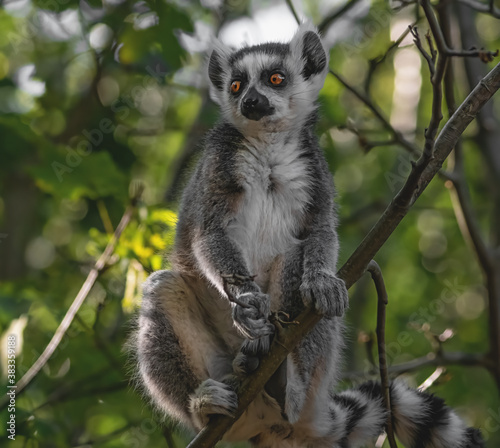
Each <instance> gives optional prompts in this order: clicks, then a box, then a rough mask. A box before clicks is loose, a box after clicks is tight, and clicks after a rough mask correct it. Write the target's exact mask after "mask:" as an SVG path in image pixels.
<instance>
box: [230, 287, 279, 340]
mask: <svg viewBox="0 0 500 448" xmlns="http://www.w3.org/2000/svg"><path fill="white" fill-rule="evenodd" d="M237 299H238V301H239V302H242V303H244V304H245V306H241V305H238V304H235V305H234V307H233V320H234V324H235V326H236V328H237V329H238V330H239V331H240V332H241V334H242V335H243V336H245V337H246V338H248V339H252V340H254V339H259V338H263V337H265V336H269V335H271V334H273V333H274V325H273V324H271V322H269V320H268V316H269V313H270V309H269V307H270V305H269V296H267V295H266V294H262V293H261V292H247V293H244V294H240V295H239V296H238V297H237Z"/></svg>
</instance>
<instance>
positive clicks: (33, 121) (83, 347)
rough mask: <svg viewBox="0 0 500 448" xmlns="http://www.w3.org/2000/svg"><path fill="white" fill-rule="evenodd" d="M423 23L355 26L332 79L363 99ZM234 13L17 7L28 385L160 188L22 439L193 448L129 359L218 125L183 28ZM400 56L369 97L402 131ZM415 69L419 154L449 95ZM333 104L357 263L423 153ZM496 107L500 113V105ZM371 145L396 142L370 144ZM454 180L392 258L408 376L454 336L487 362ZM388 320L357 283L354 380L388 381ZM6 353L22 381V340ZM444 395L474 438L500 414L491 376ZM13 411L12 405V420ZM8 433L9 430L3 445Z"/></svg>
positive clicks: (2, 95) (338, 99)
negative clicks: (375, 353)
mask: <svg viewBox="0 0 500 448" xmlns="http://www.w3.org/2000/svg"><path fill="white" fill-rule="evenodd" d="M8 3H11V2H8ZM206 3H210V2H206ZM264 3H265V5H264V4H263V3H262V2H246V1H242V2H234V1H228V2H224V4H225V6H224V7H223V8H222V10H221V11H219V13H220V14H221V15H220V17H222V18H223V19H227V20H232V19H237V18H241V17H242V16H244V15H245V14H246V13H247V12H249V11H251V10H252V8H255V9H262V8H264V9H265V8H268V7H270V6H271V3H270V2H264ZM294 3H297V2H294ZM6 5H7V3H6ZM304 10H305V11H307V12H309V13H310V14H311V16H312V17H313V18H315V21H316V22H319V21H320V20H321V19H322V11H321V9H320V8H319V6H318V4H317V2H312V1H306V2H305V5H304ZM50 11H53V12H54V14H55V15H53V16H52V19H51V20H52V22H51V25H50V26H49V25H44V23H45V22H44V19H42V18H41V17H42V16H44V17H46V14H48V13H49V12H50ZM405 11H406V9H405V10H403V12H402V13H396V12H394V11H389V10H388V9H387V6H386V5H385V2H373V4H372V5H371V6H370V8H369V10H367V11H365V12H364V13H362V14H361V15H360V17H359V19H357V20H355V21H354V22H353V23H351V24H350V26H351V27H352V34H350V35H349V36H348V37H347V38H345V39H344V40H341V41H339V42H338V44H337V45H336V46H335V47H334V48H333V49H332V51H331V58H330V60H331V67H332V68H333V69H334V70H335V71H336V72H338V73H339V74H341V75H342V76H343V77H344V78H345V79H346V80H347V81H348V82H349V83H350V84H351V85H353V86H354V87H356V88H357V89H359V90H363V88H364V83H365V81H366V75H367V72H368V71H369V67H370V62H369V61H370V60H376V59H377V58H379V57H380V56H383V55H384V54H385V53H386V51H387V49H388V48H389V46H390V45H391V35H390V28H391V26H390V24H391V20H395V19H396V18H400V17H402V14H405ZM406 12H407V11H406ZM42 13H43V14H42ZM217 17H218V14H215V13H214V11H211V10H209V9H206V8H204V7H202V6H201V5H200V4H199V2H180V1H170V0H169V1H162V0H147V1H146V2H136V1H134V0H125V1H123V2H103V1H101V0H87V1H86V2H83V3H81V2H77V1H75V0H68V1H51V0H36V1H33V2H28V3H26V4H25V5H24V6H22V7H20V8H19V9H18V10H16V9H14V8H13V7H12V8H9V7H6V8H5V9H2V10H0V29H1V30H2V32H1V33H0V147H1V149H0V151H1V163H0V180H1V183H0V278H1V280H2V281H1V283H0V299H1V302H2V306H1V307H0V334H1V335H2V336H5V335H8V334H15V335H16V336H17V341H18V346H17V357H16V366H17V379H19V378H20V377H21V376H22V374H23V373H25V372H26V371H27V369H28V368H29V367H30V366H31V365H32V364H33V362H34V361H35V360H36V359H37V357H38V356H39V355H40V354H41V352H42V351H43V350H44V348H45V347H46V345H47V344H48V342H49V341H50V339H51V337H52V335H53V334H54V332H55V330H56V329H57V327H58V325H59V323H60V322H61V320H62V319H63V317H64V315H65V313H66V311H67V309H68V308H69V306H70V305H71V303H72V301H73V299H74V297H75V296H76V294H77V293H78V290H79V288H80V287H81V285H82V284H83V282H84V280H85V278H86V275H87V274H88V272H89V270H90V269H91V267H92V266H93V264H94V263H95V260H96V259H97V258H98V257H99V256H100V254H101V253H102V252H103V250H104V248H105V247H106V244H107V243H108V242H109V240H110V237H111V234H112V232H113V230H114V229H115V228H116V226H117V224H118V222H119V220H120V217H121V216H122V214H123V211H124V209H125V207H126V206H127V204H128V202H129V196H130V193H129V191H132V190H133V189H134V188H133V186H134V185H135V183H136V182H138V181H140V182H141V183H143V184H144V185H145V193H144V196H143V199H142V201H141V202H140V204H139V205H138V207H137V209H136V212H135V214H134V216H133V219H132V221H131V223H130V224H129V225H128V227H127V228H126V229H125V231H124V233H123V235H122V237H121V239H120V241H119V243H118V244H117V246H116V250H115V253H114V256H113V257H112V260H111V264H110V266H109V267H107V269H106V270H105V271H104V272H103V273H102V275H100V276H99V279H98V281H97V283H96V284H95V286H94V287H93V288H92V290H91V292H90V294H89V296H88V298H87V300H86V301H85V303H84V305H83V306H82V308H81V309H80V311H79V312H78V315H77V317H76V319H75V321H74V322H73V324H72V325H71V327H70V329H69V331H68V332H67V334H66V336H65V337H64V338H63V340H62V342H61V343H60V345H59V346H58V348H57V350H56V352H55V354H54V355H53V356H52V358H51V359H50V361H49V362H48V364H47V366H46V367H45V368H44V369H43V370H42V372H41V373H40V374H39V375H38V376H37V378H36V379H35V381H34V382H33V383H32V384H31V385H30V386H29V388H28V389H27V390H26V392H25V393H23V394H22V395H20V396H18V398H17V403H16V405H17V406H16V432H17V436H16V440H15V441H9V442H8V445H7V446H9V447H13V448H17V447H19V448H21V447H33V448H38V447H40V448H42V447H57V448H59V447H62V448H66V447H69V446H74V447H76V446H95V447H103V448H104V447H106V448H112V447H117V448H119V447H146V448H148V447H160V446H165V445H166V443H168V444H170V445H169V446H174V445H175V446H176V447H182V446H186V444H187V440H188V439H189V437H188V436H187V435H186V434H185V433H183V432H182V431H179V430H178V429H176V428H175V427H174V426H173V425H172V424H171V423H170V422H169V421H166V422H164V421H162V419H161V418H160V416H158V415H156V414H154V413H153V411H152V410H151V409H150V407H148V405H147V404H146V403H145V402H144V401H143V400H142V398H141V396H140V394H139V393H138V392H137V391H135V390H134V389H133V387H131V386H129V379H130V377H131V375H130V374H129V372H128V370H130V369H129V368H128V367H127V362H126V358H127V357H126V355H125V354H124V352H123V346H124V344H125V342H126V340H127V337H128V334H129V332H130V329H131V328H132V327H133V325H134V312H135V310H136V309H137V306H138V305H139V303H140V297H141V284H142V282H143V281H144V280H145V278H146V277H147V275H148V274H149V273H150V272H152V271H155V270H158V269H161V268H168V257H166V256H165V255H166V254H167V255H168V251H169V249H170V248H171V247H172V245H173V242H174V235H175V223H176V219H177V211H176V209H177V201H176V200H175V198H177V197H178V195H179V192H180V189H181V187H182V184H183V181H182V179H183V178H182V176H181V177H180V180H179V177H178V172H179V170H180V169H181V168H182V169H184V170H186V168H188V169H187V171H189V167H190V166H192V164H193V163H194V161H195V159H196V155H195V154H196V151H195V148H196V146H197V145H198V144H199V142H200V140H201V138H202V136H203V133H204V131H205V130H207V129H208V128H209V127H210V126H211V125H212V124H213V123H214V121H215V120H216V114H215V113H214V110H215V108H214V107H213V106H210V105H209V101H208V96H207V92H206V89H204V88H203V87H200V86H199V85H198V84H197V82H196V79H197V77H196V76H195V75H196V74H200V73H202V71H203V68H204V59H203V57H202V56H201V55H200V54H188V53H187V51H186V50H185V49H184V47H183V46H182V45H181V43H180V41H179V38H178V36H179V32H180V31H183V32H187V33H190V32H193V30H195V27H194V25H195V23H196V22H199V24H204V25H205V26H208V27H211V28H212V29H216V28H217V27H218V26H220V25H221V24H220V23H219V22H218V20H219V19H218V18H217ZM220 17H219V18H220ZM391 17H392V19H391ZM334 26H335V25H334ZM424 28H425V26H423V27H422V33H423V32H424V31H423V30H424ZM478 30H479V31H480V35H481V37H482V38H483V39H485V41H486V43H487V45H488V46H492V47H495V45H496V46H498V45H500V32H499V31H498V30H499V28H498V22H497V21H494V20H493V19H492V18H485V17H483V16H481V17H480V18H479V19H478ZM408 45H409V46H410V47H411V43H409V44H408ZM408 45H407V44H406V42H405V48H406V50H407V49H408V48H407V47H408ZM478 46H480V45H478ZM401 51H405V50H397V51H392V52H391V53H389V54H388V55H387V57H386V58H385V59H384V61H383V62H382V63H381V64H380V65H378V66H377V69H376V70H375V71H374V72H373V77H372V80H371V83H370V88H369V90H368V92H367V94H370V95H371V97H372V98H373V100H374V101H375V102H376V103H377V104H378V105H379V108H380V109H381V110H382V111H383V113H384V115H385V116H386V117H391V120H393V119H396V118H397V116H396V117H395V116H394V115H397V114H398V109H397V107H399V106H401V104H400V105H399V106H398V105H397V104H396V101H395V100H394V98H393V94H394V92H395V90H396V89H397V87H398V86H397V85H396V84H397V82H396V79H398V80H401V78H400V77H401V76H408V74H406V75H405V74H404V73H403V75H401V73H397V69H398V63H397V60H398V59H397V58H398V57H400V56H401V54H402V53H401ZM417 59H418V58H417ZM30 66H32V67H33V69H34V71H33V72H30V71H29V70H28V69H29V67H30ZM23 70H24V71H23ZM416 71H417V78H418V82H421V85H420V84H418V83H417V81H415V82H416V84H414V85H416V88H415V92H416V95H417V99H418V104H415V107H414V121H413V125H414V128H413V129H412V130H410V131H409V132H408V135H410V137H409V138H411V139H412V138H414V141H415V144H416V145H417V146H418V147H421V146H422V143H423V131H424V128H425V127H426V126H427V124H428V121H429V117H430V112H431V99H432V96H431V95H432V94H431V89H430V85H429V82H428V70H427V66H425V65H424V63H422V65H421V67H420V66H418V67H417V70H416ZM20 73H24V75H23V76H24V78H22V79H23V81H21V76H20ZM27 73H29V74H27ZM398 76H399V78H398ZM419 76H420V78H419ZM456 90H457V97H458V98H463V97H465V94H466V93H467V89H466V88H465V87H464V86H463V82H460V83H457V86H456ZM320 104H321V114H322V117H321V119H320V122H319V126H318V132H319V134H320V136H321V144H322V146H323V147H324V149H325V154H326V157H327V160H328V163H329V164H330V167H331V169H332V172H334V173H335V179H336V185H337V188H338V191H339V197H338V199H337V202H338V203H339V209H340V240H341V243H342V252H341V260H340V261H341V262H344V261H345V260H346V259H347V258H348V257H349V255H350V254H351V253H352V252H353V251H354V249H355V248H356V247H357V246H358V244H359V243H360V241H361V240H362V238H363V237H364V236H365V235H366V233H367V232H368V231H369V229H370V227H371V226H372V225H373V224H374V223H375V222H376V220H377V219H378V217H379V216H380V214H381V213H382V211H383V209H384V208H385V206H386V205H387V204H388V203H389V201H390V200H391V199H392V197H393V196H394V194H395V193H396V192H397V191H398V190H399V188H400V187H401V186H402V185H403V182H404V180H405V178H406V175H407V174H408V173H409V170H410V166H411V165H410V161H411V157H410V156H409V155H408V154H407V153H406V152H405V151H404V150H403V149H402V148H401V147H399V146H397V145H395V144H393V143H391V142H388V140H390V138H391V135H390V132H388V130H387V129H384V128H383V127H382V126H381V124H380V122H379V121H378V120H377V119H376V118H375V117H374V116H373V114H372V113H371V112H370V111H369V110H368V109H367V108H366V107H365V106H363V105H362V103H361V102H360V101H359V100H358V99H356V98H355V97H354V96H353V95H352V94H351V93H349V92H348V91H347V90H346V89H345V88H343V87H342V85H341V84H340V83H339V82H338V81H337V80H336V79H335V78H334V77H333V76H329V77H328V78H327V80H326V83H325V87H324V88H323V90H322V92H321V95H320ZM403 106H404V105H403ZM495 108H496V110H497V112H498V111H499V110H500V103H499V101H498V98H497V99H496V104H495ZM473 136H474V127H473V126H472V128H471V130H469V131H467V137H468V139H467V140H466V141H465V151H466V158H467V164H466V171H467V176H468V180H469V185H470V188H471V195H472V199H473V203H474V207H475V209H476V210H477V212H478V214H479V217H480V223H481V226H482V227H483V230H484V231H485V233H487V230H488V229H489V227H490V226H491V223H490V222H489V220H488V217H489V214H488V213H489V211H490V210H491V207H492V204H491V203H490V202H489V201H488V197H490V196H489V194H490V191H491V189H490V185H489V184H488V181H487V179H486V178H485V176H484V175H482V171H483V170H484V161H483V160H482V158H481V156H480V155H479V154H478V150H477V149H478V148H477V143H476V142H475V141H474V140H473V139H472V137H473ZM373 141H375V142H386V143H385V144H381V145H379V146H376V147H373V148H371V149H370V147H369V145H368V143H369V142H373ZM443 184H444V183H443V181H442V180H440V179H436V180H434V181H433V182H432V184H431V185H430V186H429V188H428V189H427V190H426V192H425V193H424V195H423V196H422V197H421V198H420V199H419V201H418V202H417V204H416V206H415V207H414V208H413V209H412V211H411V212H410V214H409V215H408V216H407V217H406V218H405V219H404V220H403V222H402V223H401V225H400V226H399V227H398V229H397V231H396V232H395V233H394V234H393V235H392V236H391V238H390V240H389V241H388V242H387V244H385V245H384V247H383V248H382V250H381V251H380V252H379V254H378V255H377V257H376V258H377V261H378V263H379V264H380V265H381V267H382V271H383V273H384V277H385V281H386V285H387V288H388V292H389V301H390V303H389V307H388V310H387V329H386V333H387V335H386V338H387V342H388V353H389V359H388V360H389V363H390V364H398V363H401V362H405V361H409V360H412V359H414V358H417V357H420V356H424V355H426V354H427V353H429V352H430V351H432V344H433V343H434V342H435V339H436V338H435V335H436V334H441V333H443V332H444V331H445V330H446V329H448V328H450V329H453V332H454V335H455V336H454V337H453V338H452V339H451V340H449V341H447V342H445V343H443V348H444V349H446V350H450V351H453V350H458V351H463V352H467V353H484V352H486V350H487V348H488V344H487V330H486V328H487V324H488V320H487V317H488V316H487V308H486V303H487V297H486V292H485V288H484V286H483V279H482V276H481V272H480V269H479V268H478V264H477V262H476V260H475V259H474V255H473V252H472V251H471V249H470V247H468V246H467V245H466V244H465V242H464V240H463V237H462V234H461V232H460V229H459V227H458V225H457V220H456V218H455V215H454V212H453V205H452V202H451V199H450V195H449V192H448V191H447V189H446V188H445V187H444V185H443ZM165 198H167V199H165ZM173 198H174V199H173ZM375 315H376V298H375V292H374V288H373V285H372V284H371V283H370V282H369V281H367V279H362V280H361V281H359V282H358V283H357V284H356V285H355V286H354V287H353V288H352V289H351V308H350V310H349V312H348V316H347V320H348V330H347V334H348V349H347V350H346V358H347V359H346V369H347V370H349V371H364V372H369V371H370V370H371V366H370V365H369V363H368V361H367V356H366V348H365V344H364V343H363V342H356V341H357V340H359V341H362V340H366V338H365V336H366V334H369V333H370V332H372V331H373V330H374V328H375ZM360 335H361V336H363V337H359V336H360ZM1 343H2V346H1V347H0V359H1V362H2V374H5V347H6V345H5V339H2V341H1ZM430 373H432V370H431V369H429V368H425V369H422V370H419V371H418V372H416V373H414V374H412V375H409V380H410V381H411V382H413V383H414V384H418V383H420V382H421V381H423V380H424V379H425V378H426V377H427V376H428V375H429V374H430ZM4 384H6V383H5V377H2V381H1V383H0V386H1V387H4ZM347 384H348V382H347V381H346V385H347ZM5 390H6V389H5V388H4V389H2V391H5ZM432 391H433V392H436V393H438V394H439V395H440V396H442V397H444V398H445V399H447V400H448V402H449V403H450V404H451V405H452V406H457V407H458V408H459V410H460V411H461V413H462V415H464V416H465V418H466V419H467V420H468V422H469V423H471V424H475V425H477V426H482V425H483V424H484V422H488V421H489V420H488V419H491V416H492V415H496V414H498V411H497V410H498V405H499V402H498V397H497V393H496V388H495V385H494V382H493V381H492V379H491V377H490V376H489V375H488V374H487V373H486V372H485V371H484V370H483V369H479V368H468V367H460V366H457V367H451V368H449V370H448V373H447V374H446V375H445V376H443V377H442V378H441V379H440V381H439V382H438V383H437V384H435V385H434V386H433V389H432ZM2 394H3V392H2ZM7 415H8V413H7V412H6V410H5V409H3V410H0V421H2V422H6V421H7V420H8V418H7ZM496 423H497V422H496V421H495V422H494V424H496ZM490 426H491V425H490ZM6 437H7V433H6V425H5V424H4V423H2V424H1V425H0V440H1V442H0V445H2V446H4V445H3V443H4V441H5V440H7V439H6ZM489 438H490V443H491V445H490V446H492V447H493V446H497V445H498V443H500V433H499V432H498V431H490V433H489ZM166 441H167V442H166ZM242 446H243V445H242Z"/></svg>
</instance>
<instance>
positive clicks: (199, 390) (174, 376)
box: [136, 271, 237, 429]
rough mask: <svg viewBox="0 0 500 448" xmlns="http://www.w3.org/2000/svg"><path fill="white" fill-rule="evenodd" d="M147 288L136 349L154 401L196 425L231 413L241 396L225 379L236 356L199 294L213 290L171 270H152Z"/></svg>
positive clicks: (143, 379) (207, 298) (181, 418)
mask: <svg viewBox="0 0 500 448" xmlns="http://www.w3.org/2000/svg"><path fill="white" fill-rule="evenodd" d="M193 285H195V287H193ZM143 290H144V295H143V301H142V306H141V312H140V316H139V321H138V329H137V341H136V350H137V360H138V364H139V373H140V376H141V378H142V382H143V384H144V387H145V389H146V391H147V392H148V394H149V395H150V396H151V398H152V400H153V402H154V403H155V404H156V405H157V406H158V407H159V408H160V409H161V410H162V411H164V412H166V413H167V414H169V415H171V416H173V417H174V418H176V419H178V420H180V421H182V422H184V423H186V424H188V425H189V426H191V427H194V428H196V429H200V427H202V426H203V425H205V424H206V423H207V421H208V417H209V415H211V414H226V415H232V414H233V413H234V411H235V410H236V407H237V397H236V394H235V393H234V391H233V390H232V389H231V388H230V387H229V386H228V385H226V384H224V383H223V382H222V381H221V380H222V379H223V378H224V376H225V375H226V374H228V373H230V372H231V371H232V367H231V361H232V359H231V358H232V356H231V354H230V353H228V351H229V350H227V351H226V350H225V349H226V348H227V347H226V346H225V343H224V341H223V340H222V338H220V337H219V336H218V334H217V330H216V329H214V328H213V327H212V326H211V325H213V324H214V323H213V322H212V321H211V319H210V318H209V317H207V315H206V313H204V310H203V309H202V305H201V304H200V303H201V302H200V297H199V296H200V294H206V295H207V297H202V298H201V299H202V300H203V299H205V300H207V301H209V300H210V299H211V297H210V291H208V289H206V290H203V287H202V286H200V282H199V281H198V282H196V281H195V280H194V279H185V277H183V276H182V275H180V274H177V273H174V272H170V271H158V272H155V273H154V274H152V275H151V276H150V277H149V278H148V280H147V281H146V283H145V284H144V288H143ZM229 317H230V314H229Z"/></svg>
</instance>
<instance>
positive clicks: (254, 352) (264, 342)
mask: <svg viewBox="0 0 500 448" xmlns="http://www.w3.org/2000/svg"><path fill="white" fill-rule="evenodd" d="M271 340H272V335H268V336H263V337H261V338H258V339H253V340H251V339H245V340H244V341H243V344H242V345H241V351H242V352H243V353H244V354H245V355H249V356H262V355H265V354H266V353H267V352H268V351H269V348H270V347H271Z"/></svg>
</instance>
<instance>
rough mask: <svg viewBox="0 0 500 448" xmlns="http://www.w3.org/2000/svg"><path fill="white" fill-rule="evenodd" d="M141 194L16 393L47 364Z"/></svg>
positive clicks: (2, 405)
mask: <svg viewBox="0 0 500 448" xmlns="http://www.w3.org/2000/svg"><path fill="white" fill-rule="evenodd" d="M141 195H142V188H140V190H139V191H138V193H137V195H136V196H135V197H134V199H133V200H132V203H131V204H130V205H129V206H128V207H127V209H126V210H125V213H124V214H123V216H122V218H121V220H120V222H119V224H118V226H117V228H116V230H115V232H114V234H113V236H112V237H111V239H110V241H109V243H108V244H107V246H106V248H105V249H104V252H103V253H102V255H101V256H100V257H99V259H98V260H97V261H96V263H95V265H94V267H93V268H92V270H91V271H90V272H89V274H88V276H87V279H86V280H85V282H84V283H83V285H82V287H81V288H80V291H78V294H77V295H76V297H75V299H74V300H73V303H72V304H71V306H70V307H69V309H68V311H67V312H66V315H65V316H64V319H63V320H62V322H61V323H60V325H59V327H58V328H57V330H56V332H55V333H54V336H53V337H52V339H51V340H50V342H49V343H48V345H47V347H45V350H44V351H43V353H42V354H41V355H40V356H39V358H38V359H37V360H36V361H35V363H34V364H33V365H32V366H31V367H30V368H29V370H28V371H27V372H26V373H25V374H24V376H23V377H22V378H21V379H20V380H19V381H18V382H17V384H16V389H15V390H16V395H19V394H20V393H21V392H22V391H23V390H25V388H26V387H27V386H28V385H29V384H30V383H31V381H33V379H34V378H35V377H36V376H37V375H38V373H39V372H40V370H42V368H43V367H44V366H45V364H47V362H48V361H49V359H50V357H51V356H52V355H53V353H54V351H55V350H56V349H57V347H58V345H59V344H60V342H61V341H62V338H63V337H64V335H65V334H66V331H67V330H68V328H69V327H70V325H71V323H72V322H73V319H74V318H75V315H76V313H77V312H78V310H79V309H80V307H81V306H82V304H83V302H84V301H85V299H86V298H87V296H88V294H89V292H90V290H91V289H92V287H93V286H94V284H95V282H96V280H97V278H98V276H99V274H100V273H101V271H102V270H103V269H104V268H105V267H106V265H107V263H108V261H109V259H110V258H111V255H112V254H113V252H114V250H115V246H116V244H117V242H118V240H119V239H120V236H121V234H122V232H123V231H124V230H125V228H126V227H127V225H128V223H129V222H130V219H131V218H132V214H133V213H134V210H135V208H136V204H137V201H138V200H139V198H140V196H141ZM5 404H6V400H2V402H1V403H0V409H2V408H3V407H4V406H5Z"/></svg>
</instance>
